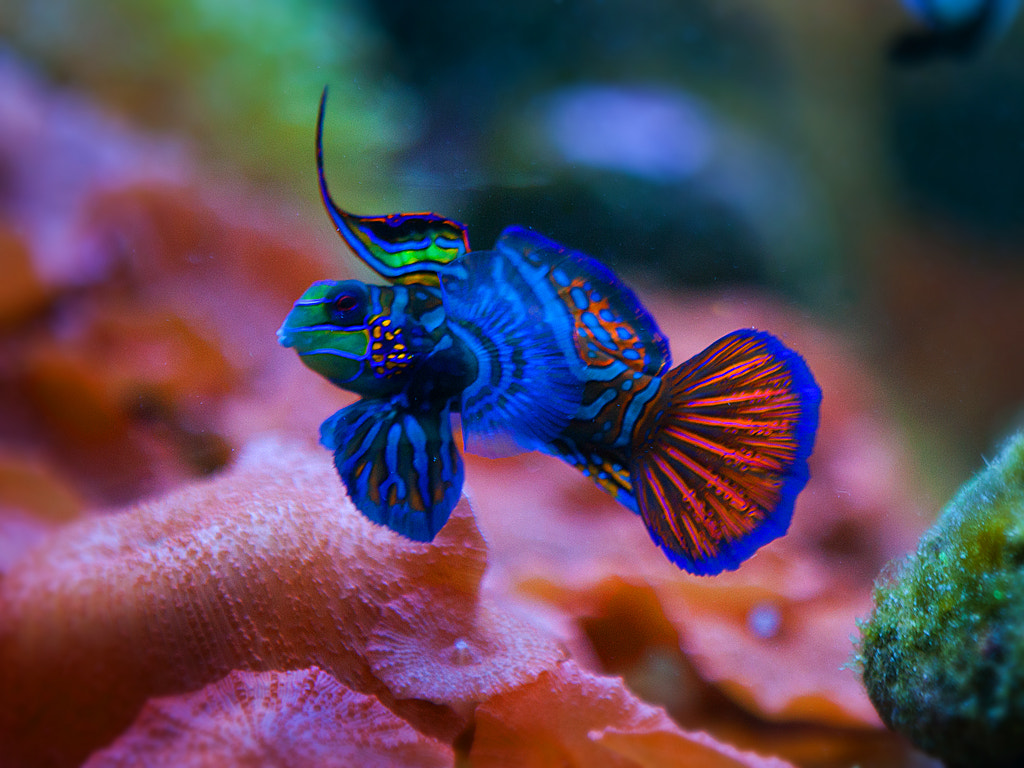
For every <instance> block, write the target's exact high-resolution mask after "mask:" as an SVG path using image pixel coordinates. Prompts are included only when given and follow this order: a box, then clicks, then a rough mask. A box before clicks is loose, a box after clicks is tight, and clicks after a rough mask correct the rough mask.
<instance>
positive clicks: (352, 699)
mask: <svg viewBox="0 0 1024 768" xmlns="http://www.w3.org/2000/svg"><path fill="white" fill-rule="evenodd" d="M454 760H455V758H454V755H453V754H452V750H451V748H450V747H449V746H447V745H445V744H442V743H441V742H439V741H437V740H436V739H431V738H428V737H426V736H424V735H422V734H421V733H419V732H417V731H416V730H415V729H413V728H412V726H410V725H409V724H408V723H407V722H405V721H404V720H402V719H401V718H399V717H397V716H396V715H395V714H394V713H392V712H391V711H389V710H388V709H387V707H385V706H384V705H383V704H381V703H380V702H379V701H378V700H377V699H376V698H375V697H373V696H366V695H364V694H361V693H357V692H356V691H352V690H350V689H348V688H346V687H345V686H343V685H341V684H340V683H339V682H338V681H337V680H335V679H334V678H333V677H331V676H330V675H328V674H327V673H326V672H323V671H322V670H320V669H317V668H315V667H312V668H310V669H304V670H296V671H293V672H261V673H253V672H232V673H231V674H229V675H228V676H227V677H225V678H224V679H223V680H219V681H217V682H216V683H211V684H210V685H207V686H206V687H205V688H203V689H202V690H199V691H196V692H194V693H188V694H183V695H181V696H170V697H165V698H159V699H151V700H150V701H148V702H147V703H146V705H145V706H144V707H143V708H142V712H141V713H140V714H139V716H138V718H137V719H136V720H135V723H134V724H133V725H132V726H131V727H130V728H129V729H128V730H127V731H126V732H125V733H124V734H122V735H121V736H120V737H119V738H118V739H117V740H116V741H115V742H114V743H113V744H112V745H111V746H109V747H107V748H106V749H103V750H100V751H99V752H96V753H95V754H93V756H92V757H91V758H90V759H89V760H88V761H87V762H86V764H85V766H84V768H121V767H123V768H131V767H132V766H140V765H145V766H150V767H151V768H160V767H161V766H165V767H166V768H221V767H222V766H254V768H255V767H256V766H264V765H275V766H280V768H306V767H307V766H317V767H318V768H348V767H349V766H354V765H359V766H365V767H366V768H390V767H391V766H395V765H402V766H408V767H409V768H443V767H444V766H450V765H452V764H453V763H454Z"/></svg>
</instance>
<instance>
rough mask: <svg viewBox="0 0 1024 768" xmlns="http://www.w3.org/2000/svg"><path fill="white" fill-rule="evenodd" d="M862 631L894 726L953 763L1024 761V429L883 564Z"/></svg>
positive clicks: (878, 699)
mask: <svg viewBox="0 0 1024 768" xmlns="http://www.w3.org/2000/svg"><path fill="white" fill-rule="evenodd" d="M861 634H862V637H861V647H860V652H859V656H858V659H857V661H858V663H859V666H860V668H861V671H862V674H863V677H864V684H865V685H866V686H867V690H868V695H869V696H870V697H871V701H872V702H873V703H874V705H875V708H876V709H877V710H878V713H879V714H880V715H881V716H882V719H883V720H885V722H886V723H888V724H889V726H891V727H892V728H894V729H896V730H898V731H901V732H903V733H904V734H906V735H907V736H908V737H909V738H910V739H911V740H912V741H913V742H914V743H915V744H916V745H917V746H918V747H920V748H921V749H923V750H924V751H926V752H929V753H931V754H933V755H935V756H937V757H939V758H941V759H942V760H943V761H945V763H946V764H947V765H948V766H951V768H952V767H953V766H958V767H959V766H1020V765H1024V433H1020V434H1018V435H1017V436H1016V437H1014V438H1013V439H1012V440H1011V441H1010V442H1009V443H1008V444H1007V446H1006V447H1005V448H1004V449H1003V451H1002V454H1001V455H1000V456H999V457H998V458H997V459H996V460H995V462H993V463H992V464H991V465H990V466H989V467H988V468H986V469H985V470H984V471H982V472H980V473H979V474H978V475H977V476H976V477H975V478H974V479H973V480H971V481H970V482H968V483H967V484H966V485H965V486H964V487H963V488H961V490H960V492H959V493H958V494H957V495H956V496H955V497H954V498H953V500H952V501H951V502H950V504H949V506H948V507H947V508H946V509H945V510H944V511H943V513H942V516H941V517H940V518H939V521H938V522H937V523H936V524H935V526H934V527H933V528H932V529H931V530H930V531H928V532H927V533H926V534H925V535H924V537H922V539H921V542H920V544H919V546H918V549H917V552H916V553H914V554H913V555H911V556H910V557H909V558H907V559H906V560H905V561H904V562H902V563H900V564H898V565H897V566H896V567H895V568H893V569H891V571H890V572H889V573H887V574H885V575H883V577H882V578H881V579H880V580H879V582H878V583H877V584H876V587H875V610H874V612H873V614H872V615H871V617H870V619H869V620H868V621H867V622H866V623H864V624H863V626H862V627H861Z"/></svg>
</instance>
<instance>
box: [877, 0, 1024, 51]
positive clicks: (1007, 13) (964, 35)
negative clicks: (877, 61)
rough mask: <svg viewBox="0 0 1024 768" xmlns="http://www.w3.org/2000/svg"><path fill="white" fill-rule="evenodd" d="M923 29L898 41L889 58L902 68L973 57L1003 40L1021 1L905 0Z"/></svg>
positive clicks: (907, 34) (904, 2)
mask: <svg viewBox="0 0 1024 768" xmlns="http://www.w3.org/2000/svg"><path fill="white" fill-rule="evenodd" d="M903 5H904V7H905V8H906V9H907V11H909V12H910V13H911V15H913V16H914V18H916V19H917V20H918V21H919V22H920V24H921V26H922V29H920V30H915V31H912V32H907V33H905V34H903V35H901V36H900V37H899V38H897V40H896V42H895V43H894V44H893V46H892V49H891V51H890V54H891V56H892V59H893V60H894V61H896V62H898V63H901V64H917V63H920V62H923V61H928V60H930V59H934V58H938V57H941V56H954V57H956V56H970V55H972V54H974V53H977V52H978V51H979V50H981V49H982V48H983V47H985V46H986V45H988V44H990V43H992V42H993V41H995V40H997V39H998V38H999V37H1001V36H1002V35H1003V34H1004V33H1005V32H1006V30H1007V29H1009V27H1010V25H1011V24H1012V23H1013V20H1014V17H1015V16H1016V15H1017V11H1018V9H1019V7H1020V0H903Z"/></svg>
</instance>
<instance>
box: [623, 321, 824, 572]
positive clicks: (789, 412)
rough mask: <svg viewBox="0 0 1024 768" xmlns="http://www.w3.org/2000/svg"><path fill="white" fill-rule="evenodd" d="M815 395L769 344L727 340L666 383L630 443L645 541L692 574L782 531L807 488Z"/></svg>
mask: <svg viewBox="0 0 1024 768" xmlns="http://www.w3.org/2000/svg"><path fill="white" fill-rule="evenodd" d="M820 402H821V390H820V389H819V388H818V385H817V384H816V383H815V381H814V377H813V376H812V375H811V372H810V370H808V368H807V364H806V363H805V362H804V361H803V358H801V357H800V355H798V354H797V353H796V352H794V351H792V350H791V349H788V348H787V347H785V346H784V345H783V344H782V342H780V341H779V340H778V339H777V338H775V337H774V336H772V335H770V334H767V333H763V332H761V331H754V330H742V331H735V332H733V333H730V334H729V335H727V336H725V337H723V338H721V339H719V340H718V341H716V342H715V343H714V344H712V345H711V346H710V347H708V348H707V349H705V350H704V351H703V352H701V353H700V354H698V355H696V356H694V357H693V358H691V359H690V360H688V361H687V362H685V363H683V364H682V365H680V366H678V367H677V368H674V369H673V370H671V371H670V372H669V373H668V374H666V375H665V378H664V380H663V382H662V386H661V390H660V391H659V393H658V395H657V397H656V398H655V400H653V401H652V402H651V403H650V405H649V406H648V408H647V412H646V414H645V416H644V417H643V420H642V421H641V422H640V423H639V424H638V425H637V429H636V431H635V433H634V441H635V442H634V445H633V451H632V459H631V463H630V472H631V474H632V477H633V490H634V493H635V495H636V498H637V502H638V506H639V508H640V515H641V517H642V518H643V521H644V523H645V525H646V526H647V530H648V532H649V533H650V534H651V538H652V539H654V541H655V543H656V544H657V545H658V546H660V547H661V548H662V549H663V550H664V551H665V553H666V554H667V555H668V558H669V559H670V560H671V561H672V562H674V563H675V564H676V565H678V566H679V567H680V568H683V569H684V570H687V571H689V572H691V573H695V574H699V575H712V574H715V573H719V572H720V571H722V570H726V569H728V570H733V569H735V568H737V567H738V566H739V564H740V563H741V562H743V561H744V560H745V559H747V558H748V557H750V555H752V554H753V553H754V552H755V551H756V550H757V549H758V547H760V546H762V545H763V544H766V543H768V542H769V541H771V540H772V539H775V538H777V537H779V536H781V535H782V534H784V533H785V532H786V529H787V528H788V527H789V521H790V518H791V517H792V514H793V504H794V502H795V501H796V497H797V494H799V493H800V491H801V490H802V489H803V487H804V485H805V484H806V483H807V479H808V477H809V473H808V470H807V457H808V456H810V453H811V448H812V447H813V445H814V434H815V432H816V431H817V428H818V406H819V403H820Z"/></svg>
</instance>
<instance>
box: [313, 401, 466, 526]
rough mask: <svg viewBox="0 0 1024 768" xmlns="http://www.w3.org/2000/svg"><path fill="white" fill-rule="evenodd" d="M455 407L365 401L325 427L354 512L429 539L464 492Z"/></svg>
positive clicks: (323, 436)
mask: <svg viewBox="0 0 1024 768" xmlns="http://www.w3.org/2000/svg"><path fill="white" fill-rule="evenodd" d="M450 412H451V404H450V403H444V404H441V405H438V406H436V407H432V408H419V409H416V410H415V411H413V410H411V409H409V408H407V407H404V406H403V404H401V403H399V402H398V401H397V400H395V401H386V400H377V399H375V398H369V399H368V398H364V399H363V400H360V401H358V402H356V403H353V404H352V405H350V406H348V407H347V408H342V409H341V410H340V411H338V412H337V413H336V414H334V415H333V416H331V417H330V418H329V419H327V421H325V422H324V423H323V424H322V425H321V426H320V443H321V444H322V445H323V446H324V447H325V448H327V449H328V450H331V451H333V452H334V466H335V468H337V470H338V474H339V475H340V476H341V479H342V481H343V482H344V483H345V488H346V489H347V490H348V495H349V498H351V499H352V503H353V504H355V505H356V509H358V510H359V511H360V512H362V513H363V514H364V515H366V516H367V517H368V518H369V519H370V520H372V521H373V522H375V523H379V524H380V525H386V526H387V527H388V528H390V529H391V530H393V531H396V532H397V533H400V534H402V535H403V536H406V537H408V538H410V539H413V540H415V541H432V540H433V538H434V536H436V535H437V532H438V531H439V530H441V527H442V526H443V525H444V524H445V522H446V521H447V520H448V516H449V515H450V514H451V511H452V509H454V508H455V505H456V504H457V503H458V501H459V496H460V494H461V493H462V478H463V469H462V457H461V456H459V451H458V449H457V448H456V447H455V440H454V439H453V437H452V427H451V416H450Z"/></svg>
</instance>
